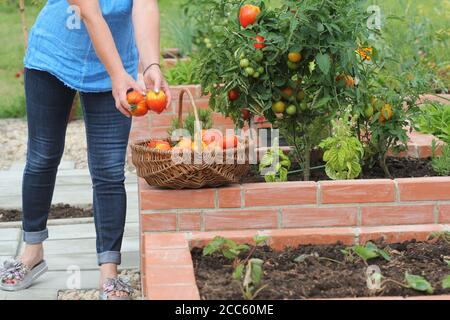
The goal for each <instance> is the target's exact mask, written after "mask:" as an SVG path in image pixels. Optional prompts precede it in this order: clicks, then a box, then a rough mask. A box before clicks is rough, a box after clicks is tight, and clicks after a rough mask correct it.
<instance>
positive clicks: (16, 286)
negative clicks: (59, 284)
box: [0, 260, 48, 291]
mask: <svg viewBox="0 0 450 320" xmlns="http://www.w3.org/2000/svg"><path fill="white" fill-rule="evenodd" d="M47 270H48V266H47V263H46V262H45V260H42V261H41V262H39V263H38V264H37V265H35V266H34V267H33V268H32V269H29V268H28V267H27V266H26V265H24V264H23V263H22V262H20V261H17V260H7V261H5V262H3V267H0V289H1V290H5V291H18V290H23V289H27V288H28V287H29V286H31V284H32V283H33V282H34V281H35V280H36V279H37V278H39V277H40V276H42V275H43V274H44V273H45V272H47Z"/></svg>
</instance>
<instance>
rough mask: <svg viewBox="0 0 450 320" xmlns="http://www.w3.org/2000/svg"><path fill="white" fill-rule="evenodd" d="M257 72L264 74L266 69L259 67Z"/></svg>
mask: <svg viewBox="0 0 450 320" xmlns="http://www.w3.org/2000/svg"><path fill="white" fill-rule="evenodd" d="M256 71H258V72H259V73H260V74H263V73H264V67H258V69H256Z"/></svg>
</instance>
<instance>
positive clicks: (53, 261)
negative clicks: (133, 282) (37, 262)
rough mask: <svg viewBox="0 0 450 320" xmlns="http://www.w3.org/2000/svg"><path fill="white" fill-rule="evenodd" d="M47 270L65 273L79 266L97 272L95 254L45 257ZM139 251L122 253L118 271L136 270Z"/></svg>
mask: <svg viewBox="0 0 450 320" xmlns="http://www.w3.org/2000/svg"><path fill="white" fill-rule="evenodd" d="M45 260H46V261H47V264H48V267H49V270H51V271H67V268H69V267H70V266H79V267H80V268H81V269H82V270H98V264H97V254H95V253H79V254H56V255H46V256H45ZM138 268H139V251H130V252H122V264H121V265H120V266H119V269H138Z"/></svg>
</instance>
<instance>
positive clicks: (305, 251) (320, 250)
mask: <svg viewBox="0 0 450 320" xmlns="http://www.w3.org/2000/svg"><path fill="white" fill-rule="evenodd" d="M378 244H379V247H385V249H386V250H387V251H388V252H389V253H390V255H391V258H392V260H391V261H390V262H388V261H386V260H383V259H381V258H375V259H371V260H370V261H369V264H370V265H377V266H378V267H379V268H380V269H381V274H382V275H383V277H384V278H383V281H385V280H386V279H393V280H396V281H398V282H401V283H405V282H404V277H405V272H408V273H410V274H414V275H420V276H422V277H424V278H425V279H427V280H428V281H429V282H430V283H431V285H432V286H433V288H434V293H433V294H436V295H439V294H450V289H443V288H442V286H441V282H442V279H444V277H446V276H447V275H449V274H450V267H449V266H448V265H447V263H446V262H444V259H443V257H444V256H449V255H450V243H449V242H445V241H444V240H439V241H434V242H415V241H414V240H413V241H407V242H404V243H397V244H390V245H388V246H385V245H383V244H380V243H378ZM344 248H345V246H344V245H342V244H336V245H305V246H299V247H298V248H296V249H292V248H286V249H285V250H284V251H282V252H275V251H273V250H272V249H271V248H270V247H267V246H265V247H260V248H258V249H257V250H256V252H255V254H254V256H253V257H254V258H260V259H263V260H264V264H263V270H264V275H263V279H262V284H261V285H267V287H265V288H264V289H263V290H262V291H261V292H260V293H259V295H258V296H257V299H269V300H283V299H307V298H343V297H369V296H417V295H425V294H426V293H423V292H419V291H415V290H413V289H410V288H404V287H402V286H400V285H398V284H395V283H393V282H391V281H386V282H385V283H383V284H382V288H384V289H382V290H379V291H377V292H374V291H371V290H369V289H368V287H367V284H366V279H367V278H366V269H367V265H366V264H365V263H364V262H363V261H362V260H357V261H355V262H349V261H346V259H345V257H344V254H343V253H342V252H341V251H340V250H341V249H344ZM313 253H314V254H315V255H314V256H308V257H306V259H304V260H303V261H302V262H295V261H294V259H295V258H297V257H299V256H300V255H311V254H313ZM192 256H193V259H194V268H195V276H196V279H197V285H198V287H199V290H200V295H201V298H202V299H204V300H213V299H224V300H237V299H242V293H241V290H240V286H239V284H238V282H237V281H236V280H233V278H232V268H231V266H230V261H229V260H227V259H225V258H223V257H221V256H219V255H218V254H214V255H212V256H206V257H204V256H203V255H202V250H201V249H199V248H194V249H193V250H192ZM323 258H328V259H333V260H336V262H333V261H330V260H326V259H323Z"/></svg>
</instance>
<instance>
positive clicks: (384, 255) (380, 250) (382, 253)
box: [377, 249, 392, 261]
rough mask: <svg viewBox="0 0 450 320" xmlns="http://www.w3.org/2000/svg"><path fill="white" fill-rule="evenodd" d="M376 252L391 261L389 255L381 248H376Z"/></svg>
mask: <svg viewBox="0 0 450 320" xmlns="http://www.w3.org/2000/svg"><path fill="white" fill-rule="evenodd" d="M377 252H378V254H379V255H380V256H381V257H382V258H383V259H384V260H386V261H391V260H392V259H391V256H390V255H389V253H387V252H386V251H385V250H383V249H377Z"/></svg>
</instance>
